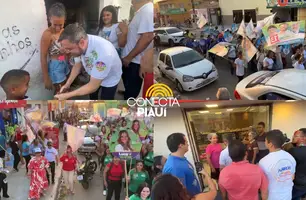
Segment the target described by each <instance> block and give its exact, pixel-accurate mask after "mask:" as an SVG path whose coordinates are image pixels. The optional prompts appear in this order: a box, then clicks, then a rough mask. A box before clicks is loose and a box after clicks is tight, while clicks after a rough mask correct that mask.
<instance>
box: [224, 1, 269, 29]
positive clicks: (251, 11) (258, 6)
mask: <svg viewBox="0 0 306 200" xmlns="http://www.w3.org/2000/svg"><path fill="white" fill-rule="evenodd" d="M219 5H220V8H221V12H222V21H223V24H224V25H231V24H233V23H236V24H239V23H241V21H242V20H244V21H245V22H249V21H250V19H252V20H253V22H254V23H256V22H257V21H259V20H262V19H264V18H265V17H267V16H269V15H271V8H267V0H253V1H251V0H219Z"/></svg>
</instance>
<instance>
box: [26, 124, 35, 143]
mask: <svg viewBox="0 0 306 200" xmlns="http://www.w3.org/2000/svg"><path fill="white" fill-rule="evenodd" d="M26 135H27V136H28V140H29V142H30V143H32V142H33V140H34V139H35V138H36V136H35V134H34V133H33V131H32V130H31V128H30V127H29V126H27V130H26Z"/></svg>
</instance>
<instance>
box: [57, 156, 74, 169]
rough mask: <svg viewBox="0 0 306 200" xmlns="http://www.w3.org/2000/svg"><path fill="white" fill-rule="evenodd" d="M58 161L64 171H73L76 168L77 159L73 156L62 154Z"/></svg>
mask: <svg viewBox="0 0 306 200" xmlns="http://www.w3.org/2000/svg"><path fill="white" fill-rule="evenodd" d="M60 161H61V162H62V163H63V170H64V171H73V170H75V168H76V164H77V158H76V157H75V156H71V157H69V156H68V155H67V154H64V155H63V156H62V157H61V158H60Z"/></svg>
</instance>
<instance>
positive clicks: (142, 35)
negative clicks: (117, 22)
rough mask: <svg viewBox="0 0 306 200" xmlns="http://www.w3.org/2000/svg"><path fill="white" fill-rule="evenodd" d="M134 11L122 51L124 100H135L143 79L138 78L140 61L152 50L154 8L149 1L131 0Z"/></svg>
mask: <svg viewBox="0 0 306 200" xmlns="http://www.w3.org/2000/svg"><path fill="white" fill-rule="evenodd" d="M132 4H133V8H134V10H135V11H136V13H135V16H134V17H133V20H132V21H131V23H130V24H129V32H128V35H127V44H126V46H125V47H124V49H123V51H122V55H121V56H122V62H123V70H122V71H123V75H122V80H123V84H124V87H125V93H124V99H128V98H130V97H134V98H136V97H137V96H138V95H139V92H140V90H141V86H142V81H143V77H141V76H140V72H141V70H140V61H141V58H142V57H143V56H144V53H145V51H146V50H148V49H149V48H153V39H154V6H153V3H152V1H151V0H132Z"/></svg>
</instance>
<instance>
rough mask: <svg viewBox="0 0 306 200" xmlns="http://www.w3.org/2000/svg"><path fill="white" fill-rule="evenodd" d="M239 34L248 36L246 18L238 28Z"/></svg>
mask: <svg viewBox="0 0 306 200" xmlns="http://www.w3.org/2000/svg"><path fill="white" fill-rule="evenodd" d="M237 34H238V35H241V36H243V37H245V36H246V33H245V23H244V20H242V22H241V24H240V26H239V29H238V31H237Z"/></svg>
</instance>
